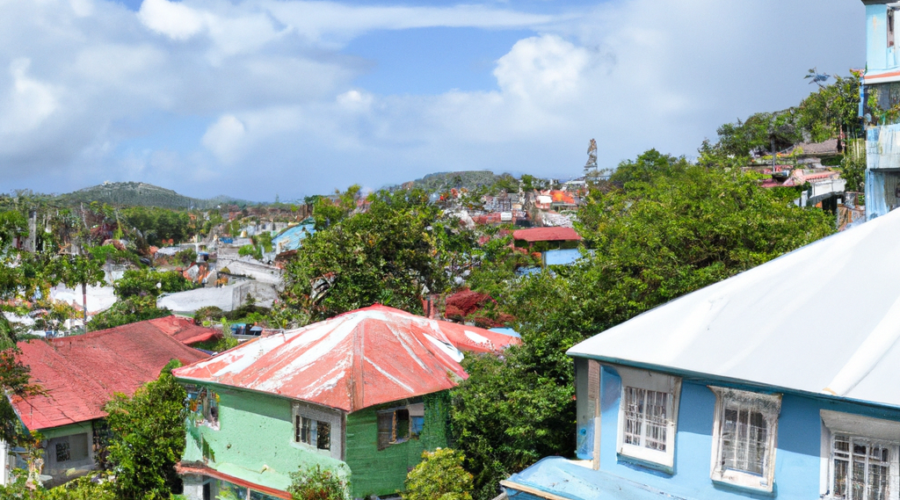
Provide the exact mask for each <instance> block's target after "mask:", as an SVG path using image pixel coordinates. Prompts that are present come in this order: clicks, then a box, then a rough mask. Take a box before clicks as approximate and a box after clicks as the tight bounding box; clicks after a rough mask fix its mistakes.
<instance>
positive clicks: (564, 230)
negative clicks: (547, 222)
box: [513, 227, 581, 242]
mask: <svg viewBox="0 0 900 500" xmlns="http://www.w3.org/2000/svg"><path fill="white" fill-rule="evenodd" d="M513 238H514V239H517V240H525V241H529V242H535V241H577V240H580V239H581V236H579V235H578V233H576V232H575V230H574V229H572V228H571V227H533V228H530V229H518V230H516V231H513Z"/></svg>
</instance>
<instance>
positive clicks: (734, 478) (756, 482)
mask: <svg viewBox="0 0 900 500" xmlns="http://www.w3.org/2000/svg"><path fill="white" fill-rule="evenodd" d="M709 389H710V390H711V391H713V393H714V394H715V395H716V411H715V417H714V419H713V440H712V454H711V458H710V467H709V468H710V472H709V477H710V479H712V480H713V481H716V482H720V483H727V484H730V485H733V486H738V487H741V488H746V489H750V490H755V491H763V492H767V493H771V492H772V488H773V486H774V484H775V452H776V449H777V443H778V415H779V413H781V394H763V393H759V392H752V391H741V390H738V389H732V388H729V387H716V386H709ZM728 401H735V402H738V403H739V404H741V405H746V406H751V407H753V410H754V411H756V412H759V413H761V414H762V416H763V419H764V420H765V421H766V441H767V443H766V452H765V458H764V460H765V470H764V471H763V474H762V475H757V474H753V473H751V472H745V471H739V470H734V469H728V468H724V467H722V465H721V464H722V452H723V451H724V450H723V447H722V437H723V436H722V426H723V425H724V423H725V404H726V402H728Z"/></svg>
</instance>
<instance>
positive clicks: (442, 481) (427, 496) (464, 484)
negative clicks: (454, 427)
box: [402, 448, 472, 500]
mask: <svg viewBox="0 0 900 500" xmlns="http://www.w3.org/2000/svg"><path fill="white" fill-rule="evenodd" d="M465 460H466V457H465V455H463V454H462V453H460V452H457V451H454V450H451V449H441V448H438V449H436V450H434V451H433V452H432V451H423V452H422V461H421V462H419V464H418V465H416V466H415V467H414V468H413V470H411V471H410V472H409V474H407V475H406V492H405V493H403V495H402V497H403V500H472V495H471V494H470V493H469V492H470V491H472V474H469V473H468V472H466V470H465V469H464V468H463V462H465Z"/></svg>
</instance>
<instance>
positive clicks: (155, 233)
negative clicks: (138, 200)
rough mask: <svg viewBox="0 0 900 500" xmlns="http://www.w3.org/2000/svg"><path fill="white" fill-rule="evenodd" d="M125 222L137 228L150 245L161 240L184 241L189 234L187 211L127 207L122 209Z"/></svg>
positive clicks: (189, 225) (189, 219)
mask: <svg viewBox="0 0 900 500" xmlns="http://www.w3.org/2000/svg"><path fill="white" fill-rule="evenodd" d="M122 216H123V218H124V221H125V224H127V225H128V226H129V227H132V228H134V229H137V230H138V231H140V233H141V235H143V237H144V239H145V240H146V241H147V243H149V244H150V245H156V246H160V245H162V242H163V241H167V240H174V242H175V243H178V242H181V241H184V240H185V239H187V237H188V236H189V235H190V228H191V218H190V216H189V215H188V213H187V212H176V211H172V210H166V209H164V208H147V207H129V208H126V209H124V210H122Z"/></svg>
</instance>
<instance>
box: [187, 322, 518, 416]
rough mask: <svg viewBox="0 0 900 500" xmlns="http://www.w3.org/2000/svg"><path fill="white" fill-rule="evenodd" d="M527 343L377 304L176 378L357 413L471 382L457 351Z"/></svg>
mask: <svg viewBox="0 0 900 500" xmlns="http://www.w3.org/2000/svg"><path fill="white" fill-rule="evenodd" d="M519 342H521V341H520V340H519V339H516V338H514V337H508V336H506V335H501V334H498V333H494V332H491V331H488V330H485V329H482V328H477V327H473V326H465V325H459V324H456V323H450V322H447V321H438V320H432V319H428V318H424V317H421V316H416V315H413V314H409V313H407V312H404V311H400V310H398V309H393V308H390V307H385V306H381V305H375V306H371V307H367V308H364V309H359V310H356V311H352V312H349V313H345V314H342V315H340V316H336V317H334V318H332V319H329V320H326V321H322V322H319V323H315V324H312V325H309V326H307V327H304V328H300V329H297V330H292V331H288V332H285V333H283V334H282V333H279V334H275V335H271V336H268V337H263V338H260V339H258V340H254V341H251V342H247V343H245V344H242V345H240V346H238V347H235V348H234V349H231V350H228V351H226V352H224V353H222V354H220V355H218V356H216V357H214V358H211V359H209V360H204V361H202V362H198V363H195V364H194V365H191V366H186V367H183V368H179V369H177V370H175V371H174V372H173V373H174V374H175V375H176V376H177V377H179V378H182V379H190V380H196V381H201V382H212V383H217V384H223V385H229V386H234V387H240V388H244V389H249V390H254V391H261V392H268V393H272V394H278V395H281V396H285V397H289V398H294V399H301V400H304V401H309V402H312V403H316V404H320V405H324V406H329V407H332V408H338V409H341V410H344V411H348V412H353V411H357V410H360V409H363V408H367V407H369V406H373V405H378V404H381V403H386V402H390V401H397V400H401V399H405V398H409V397H413V396H420V395H423V394H430V393H433V392H437V391H441V390H445V389H450V388H453V387H455V386H456V385H457V381H459V380H461V379H465V378H466V377H467V375H466V373H465V371H463V369H462V367H461V366H460V365H459V363H458V360H461V359H462V358H461V356H460V355H459V353H458V351H457V350H456V349H457V348H458V349H461V350H466V351H473V352H499V351H500V350H502V349H503V348H504V347H506V346H508V345H510V344H515V343H519Z"/></svg>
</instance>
